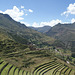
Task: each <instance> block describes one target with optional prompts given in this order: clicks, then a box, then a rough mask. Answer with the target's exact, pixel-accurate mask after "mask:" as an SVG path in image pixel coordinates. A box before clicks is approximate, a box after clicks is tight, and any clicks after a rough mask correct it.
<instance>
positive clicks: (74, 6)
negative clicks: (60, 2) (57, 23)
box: [61, 3, 75, 16]
mask: <svg viewBox="0 0 75 75" xmlns="http://www.w3.org/2000/svg"><path fill="white" fill-rule="evenodd" d="M69 14H72V15H75V3H74V4H69V6H68V7H67V11H65V12H63V13H62V14H61V15H66V16H68V15H69Z"/></svg>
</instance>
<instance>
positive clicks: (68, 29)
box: [46, 23, 75, 41]
mask: <svg viewBox="0 0 75 75" xmlns="http://www.w3.org/2000/svg"><path fill="white" fill-rule="evenodd" d="M46 34H47V35H48V36H51V37H54V38H56V39H59V40H62V41H75V23H73V24H60V23H59V24H57V25H55V26H54V27H52V28H51V29H50V30H49V31H48V32H47V33H46Z"/></svg>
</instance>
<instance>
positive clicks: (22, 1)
mask: <svg viewBox="0 0 75 75" xmlns="http://www.w3.org/2000/svg"><path fill="white" fill-rule="evenodd" d="M0 13H3V14H8V15H10V16H11V17H12V18H13V19H14V20H15V21H18V22H21V23H24V24H25V25H26V26H33V27H43V26H47V25H49V26H52V27H53V26H55V25H56V24H58V23H63V24H64V23H74V22H75V0H0Z"/></svg>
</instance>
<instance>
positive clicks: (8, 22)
mask: <svg viewBox="0 0 75 75" xmlns="http://www.w3.org/2000/svg"><path fill="white" fill-rule="evenodd" d="M0 33H2V34H4V35H3V36H7V39H12V40H14V41H16V42H18V43H22V44H27V43H29V42H31V43H34V44H36V45H37V46H41V45H42V44H44V43H46V45H47V44H50V43H52V42H53V40H54V39H53V38H50V37H48V36H46V35H44V34H41V33H40V32H37V31H35V30H32V29H30V28H28V27H26V25H24V24H21V23H20V22H16V21H14V20H13V19H12V18H11V17H10V16H9V15H7V14H2V13H0ZM0 37H1V38H2V39H6V38H5V37H2V35H0Z"/></svg>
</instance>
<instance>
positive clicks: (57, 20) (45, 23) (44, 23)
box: [32, 19, 62, 27]
mask: <svg viewBox="0 0 75 75" xmlns="http://www.w3.org/2000/svg"><path fill="white" fill-rule="evenodd" d="M58 23H62V21H61V20H59V19H56V20H52V21H49V22H41V23H40V24H39V23H36V22H34V23H33V24H32V26H33V27H43V26H47V25H49V26H51V27H53V26H54V25H56V24H58Z"/></svg>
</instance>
